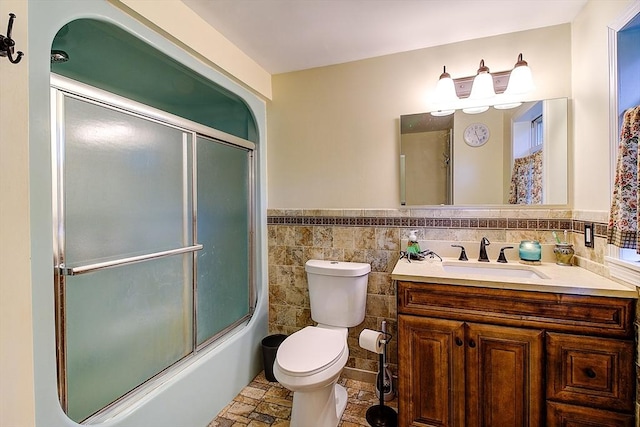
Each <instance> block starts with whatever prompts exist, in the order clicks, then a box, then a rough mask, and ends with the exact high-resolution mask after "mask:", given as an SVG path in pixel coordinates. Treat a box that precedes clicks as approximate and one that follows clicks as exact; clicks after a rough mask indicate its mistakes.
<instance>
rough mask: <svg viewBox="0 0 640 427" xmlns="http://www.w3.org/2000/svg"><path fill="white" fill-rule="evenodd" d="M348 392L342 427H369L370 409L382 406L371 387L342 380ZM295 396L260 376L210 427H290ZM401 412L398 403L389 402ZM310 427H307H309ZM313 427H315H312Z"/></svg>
mask: <svg viewBox="0 0 640 427" xmlns="http://www.w3.org/2000/svg"><path fill="white" fill-rule="evenodd" d="M338 383H339V384H341V385H343V386H344V387H346V389H347V397H348V399H347V408H346V409H345V411H344V414H343V415H342V420H341V421H340V424H339V425H338V426H339V427H369V423H367V420H366V418H365V416H366V413H367V409H369V407H371V406H373V405H377V404H378V403H379V399H378V398H377V397H376V392H375V386H374V385H373V384H371V383H366V382H361V381H356V380H352V379H347V378H340V380H339V381H338ZM292 399H293V393H292V392H290V391H289V390H287V389H286V388H284V387H282V386H281V385H280V384H279V383H277V382H269V381H267V379H266V378H265V376H264V372H261V373H260V374H258V376H257V377H255V378H254V379H253V381H252V382H251V383H250V384H249V385H247V386H246V387H245V388H244V389H243V390H242V391H241V392H240V394H239V395H238V396H236V397H235V398H234V399H233V401H232V402H231V403H229V404H228V405H227V406H226V407H225V408H224V409H222V411H220V413H219V414H218V416H217V417H216V418H215V419H214V420H213V421H211V423H209V425H208V427H241V426H247V427H265V426H271V427H288V426H289V417H290V416H291V401H292ZM385 405H386V406H390V407H392V408H394V409H395V410H396V411H397V408H398V406H397V405H398V399H397V398H395V399H393V400H391V401H389V402H385ZM305 427H306V426H305ZM309 427H313V426H309Z"/></svg>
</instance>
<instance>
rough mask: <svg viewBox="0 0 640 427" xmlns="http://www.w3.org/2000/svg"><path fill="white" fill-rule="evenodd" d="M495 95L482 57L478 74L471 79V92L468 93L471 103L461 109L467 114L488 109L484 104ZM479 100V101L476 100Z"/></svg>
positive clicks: (487, 68)
mask: <svg viewBox="0 0 640 427" xmlns="http://www.w3.org/2000/svg"><path fill="white" fill-rule="evenodd" d="M495 96H496V91H495V90H494V89H493V78H492V77H491V74H490V73H489V67H487V66H486V65H484V59H481V60H480V66H479V67H478V74H476V76H475V77H474V79H473V84H472V85H471V94H470V95H469V101H470V102H472V104H478V103H480V104H482V105H471V106H469V107H467V108H463V109H462V111H463V112H464V113H467V114H478V113H483V112H485V111H487V110H488V109H489V106H488V105H486V101H488V100H490V99H491V98H493V97H495ZM478 101H480V102H478Z"/></svg>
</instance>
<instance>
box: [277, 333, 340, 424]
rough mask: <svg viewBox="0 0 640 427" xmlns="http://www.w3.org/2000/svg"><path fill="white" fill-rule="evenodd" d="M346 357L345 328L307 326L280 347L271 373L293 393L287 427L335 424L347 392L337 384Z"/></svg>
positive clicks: (338, 418)
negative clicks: (288, 426)
mask: <svg viewBox="0 0 640 427" xmlns="http://www.w3.org/2000/svg"><path fill="white" fill-rule="evenodd" d="M348 357H349V348H348V347H347V329H346V328H344V329H342V330H340V329H333V328H332V329H328V328H325V327H323V326H322V325H319V326H307V327H306V328H304V329H302V330H300V331H298V332H296V333H294V334H292V335H291V336H289V337H288V338H287V339H286V340H285V341H284V342H283V343H282V344H281V345H280V347H279V348H278V352H277V355H276V360H275V363H274V365H273V374H274V376H275V377H276V379H277V380H278V382H279V383H280V384H282V386H284V387H285V388H287V389H289V390H291V391H293V404H292V408H291V421H290V426H291V427H306V426H314V427H315V426H317V427H335V426H337V425H338V421H339V420H340V417H341V416H342V413H343V412H344V408H345V407H346V405H347V391H346V389H345V388H344V387H342V386H341V385H339V384H337V382H338V379H339V378H340V373H341V372H342V369H343V368H344V366H345V365H346V364H347V359H348Z"/></svg>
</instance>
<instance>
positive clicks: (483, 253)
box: [478, 237, 491, 262]
mask: <svg viewBox="0 0 640 427" xmlns="http://www.w3.org/2000/svg"><path fill="white" fill-rule="evenodd" d="M490 244H491V242H490V241H489V239H487V238H486V237H483V238H482V240H480V256H479V257H478V261H482V262H489V257H488V256H487V246H489V245H490Z"/></svg>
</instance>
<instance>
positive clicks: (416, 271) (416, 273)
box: [391, 258, 638, 298]
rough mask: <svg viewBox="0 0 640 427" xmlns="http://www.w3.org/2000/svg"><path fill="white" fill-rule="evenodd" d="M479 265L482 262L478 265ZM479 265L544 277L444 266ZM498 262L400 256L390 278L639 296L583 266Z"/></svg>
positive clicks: (586, 293)
mask: <svg viewBox="0 0 640 427" xmlns="http://www.w3.org/2000/svg"><path fill="white" fill-rule="evenodd" d="M480 264H482V265H480ZM445 265H450V266H459V265H463V266H465V267H471V268H473V267H478V269H480V268H492V267H497V268H504V267H502V266H509V267H512V268H513V267H515V268H520V266H522V268H525V269H530V270H531V269H532V270H534V271H536V272H538V273H540V274H541V275H542V276H546V277H547V278H538V277H536V278H523V277H503V276H496V275H492V274H491V272H489V273H488V274H482V273H478V272H477V271H478V270H477V271H476V272H475V273H474V274H468V273H459V272H452V271H445V268H444V266H445ZM502 266H501V265H500V264H499V263H496V262H493V261H492V262H490V263H480V262H477V261H466V262H465V261H458V260H457V259H456V258H443V261H442V262H441V261H439V260H437V259H426V260H424V261H411V263H409V262H408V261H407V260H406V259H400V260H399V261H398V262H397V264H396V266H395V268H394V269H393V272H392V273H391V278H392V279H393V280H403V281H408V282H429V283H441V284H448V285H464V286H482V287H490V288H499V289H514V290H522V291H535V292H554V293H566V294H575V295H594V296H596V295H597V296H605V297H617V298H638V291H637V290H636V289H635V288H631V287H627V286H624V285H622V284H620V283H617V282H614V281H613V280H610V279H607V278H605V277H602V276H599V275H597V274H595V273H592V272H590V271H588V270H586V269H584V268H580V267H577V266H571V267H567V266H560V265H557V264H555V263H552V262H543V263H541V264H540V265H534V266H523V264H520V263H519V262H517V261H515V262H512V263H509V264H503V265H502Z"/></svg>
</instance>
